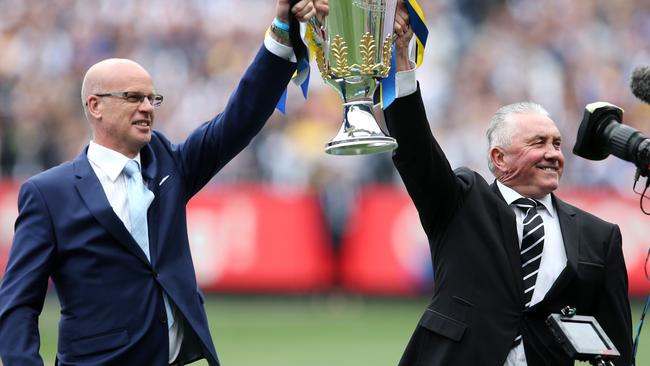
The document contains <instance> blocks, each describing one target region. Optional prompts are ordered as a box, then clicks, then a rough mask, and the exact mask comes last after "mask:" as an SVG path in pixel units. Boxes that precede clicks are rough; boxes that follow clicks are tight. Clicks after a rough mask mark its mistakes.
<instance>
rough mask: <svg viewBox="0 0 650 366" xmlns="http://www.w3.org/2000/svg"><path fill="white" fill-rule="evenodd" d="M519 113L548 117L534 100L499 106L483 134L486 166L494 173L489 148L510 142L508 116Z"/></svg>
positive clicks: (510, 129) (505, 145)
mask: <svg viewBox="0 0 650 366" xmlns="http://www.w3.org/2000/svg"><path fill="white" fill-rule="evenodd" d="M520 113H537V114H541V115H543V116H546V117H550V115H549V113H548V111H547V110H546V109H544V107H542V106H541V105H539V104H537V103H534V102H519V103H513V104H508V105H506V106H503V107H501V108H499V109H498V110H497V111H496V113H494V115H493V116H492V118H491V119H490V124H489V125H488V128H487V131H486V132H485V135H486V136H487V140H488V168H489V169H490V171H491V172H492V174H494V173H495V172H494V164H492V159H491V158H490V150H492V148H494V147H508V146H509V145H510V144H511V143H512V128H511V127H512V125H511V123H510V122H511V120H510V116H512V115H513V114H520Z"/></svg>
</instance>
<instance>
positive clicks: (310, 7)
mask: <svg viewBox="0 0 650 366" xmlns="http://www.w3.org/2000/svg"><path fill="white" fill-rule="evenodd" d="M316 1H319V0H316ZM321 1H322V0H321ZM325 1H327V0H325ZM275 9H276V13H275V14H276V15H275V16H276V17H277V18H278V19H279V20H280V21H282V22H284V23H287V24H289V0H278V2H277V5H276V8H275ZM291 13H293V15H295V16H296V18H298V20H299V21H301V22H306V21H308V20H309V19H310V18H311V17H313V16H315V15H316V8H315V7H314V4H313V1H312V0H300V1H298V2H297V3H296V4H295V5H294V6H293V8H291Z"/></svg>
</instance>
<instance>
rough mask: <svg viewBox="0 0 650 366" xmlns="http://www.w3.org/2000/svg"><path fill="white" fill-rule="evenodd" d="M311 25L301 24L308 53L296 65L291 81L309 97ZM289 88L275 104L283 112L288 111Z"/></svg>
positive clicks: (303, 94)
mask: <svg viewBox="0 0 650 366" xmlns="http://www.w3.org/2000/svg"><path fill="white" fill-rule="evenodd" d="M312 32H313V31H312V29H311V27H305V26H304V25H302V24H301V35H302V39H303V42H304V43H305V46H306V47H305V48H306V53H305V57H304V58H302V59H300V60H298V65H297V66H296V71H295V72H294V73H293V76H292V77H291V81H293V83H294V84H296V85H299V86H300V89H301V90H302V96H303V97H304V98H305V99H307V92H308V91H309V77H310V74H311V67H310V62H311V59H312V56H311V55H313V52H312V49H311V47H312V46H311V45H312V42H309V41H310V40H311V37H313V33H312ZM287 90H288V87H287V88H285V89H284V93H282V96H281V97H280V100H279V101H278V104H277V105H276V106H275V108H277V110H279V111H280V112H282V113H285V112H286V105H287Z"/></svg>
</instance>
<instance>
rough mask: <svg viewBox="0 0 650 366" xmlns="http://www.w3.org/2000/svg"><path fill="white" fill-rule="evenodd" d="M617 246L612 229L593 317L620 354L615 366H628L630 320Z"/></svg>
mask: <svg viewBox="0 0 650 366" xmlns="http://www.w3.org/2000/svg"><path fill="white" fill-rule="evenodd" d="M621 244H622V240H621V231H620V229H619V227H618V226H617V225H614V226H613V228H612V232H611V236H610V239H609V249H608V252H607V258H606V259H605V283H604V286H603V289H602V290H603V291H602V293H601V294H600V296H599V297H598V303H597V304H596V308H595V314H594V316H595V317H596V319H598V323H600V325H601V326H602V328H603V330H604V331H605V333H606V334H607V335H608V336H609V338H610V339H611V340H612V342H614V345H615V346H616V348H617V350H618V352H619V353H620V354H621V359H620V360H618V361H617V362H615V364H616V365H629V364H630V361H631V355H632V317H631V314H630V300H629V295H628V279H627V269H626V268H625V260H624V257H623V251H622V245H621Z"/></svg>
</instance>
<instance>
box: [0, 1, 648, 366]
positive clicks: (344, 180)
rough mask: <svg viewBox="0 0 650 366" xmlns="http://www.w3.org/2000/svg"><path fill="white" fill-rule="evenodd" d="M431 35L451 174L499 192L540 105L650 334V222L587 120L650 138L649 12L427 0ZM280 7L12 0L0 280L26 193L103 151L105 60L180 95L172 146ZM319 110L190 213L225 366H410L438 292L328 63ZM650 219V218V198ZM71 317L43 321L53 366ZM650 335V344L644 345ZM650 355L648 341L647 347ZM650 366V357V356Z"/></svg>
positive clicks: (425, 76) (386, 168)
mask: <svg viewBox="0 0 650 366" xmlns="http://www.w3.org/2000/svg"><path fill="white" fill-rule="evenodd" d="M420 5H421V6H422V8H423V10H424V13H425V15H426V17H427V22H428V26H429V31H430V34H429V41H428V45H427V49H426V54H425V62H424V64H423V66H422V67H421V68H420V69H419V70H418V79H419V80H420V83H421V87H422V93H423V97H424V99H425V104H426V106H427V113H428V115H429V119H430V121H431V125H432V129H433V131H434V132H435V134H436V136H437V137H438V139H439V140H440V142H441V145H442V146H443V148H444V149H445V151H446V152H447V154H448V157H449V160H450V161H451V163H452V165H454V166H460V165H468V166H471V167H473V168H475V169H476V170H478V171H479V172H481V173H482V174H483V175H484V176H485V177H486V178H489V177H491V175H490V174H489V172H488V171H487V168H486V163H485V152H486V148H487V147H486V144H485V138H484V136H483V132H484V129H485V126H486V123H487V121H488V119H489V117H490V116H491V114H492V113H493V112H494V111H495V110H496V109H497V108H498V107H499V106H501V105H503V104H507V103H511V102H515V101H520V100H524V99H530V100H534V101H537V102H539V103H541V104H543V105H544V106H545V107H546V108H547V109H548V110H549V111H550V112H551V114H552V116H553V117H554V120H555V121H556V123H557V124H558V127H559V128H560V130H561V132H562V134H563V138H564V142H563V145H564V148H563V149H564V153H565V156H566V160H567V161H566V169H565V175H564V177H563V182H562V185H563V189H562V191H561V192H560V195H561V196H562V197H563V198H564V199H565V200H567V201H569V202H572V203H574V204H576V205H578V206H580V207H583V208H585V209H587V210H588V211H591V212H594V213H596V214H597V215H599V216H601V217H603V218H605V219H608V220H610V221H613V222H616V223H618V224H619V225H620V226H621V229H622V231H623V237H624V251H625V258H626V263H627V266H628V270H629V273H630V286H631V291H630V294H631V297H632V298H633V299H634V300H633V304H634V311H635V314H634V318H633V322H634V325H635V327H636V325H637V324H638V321H639V312H640V306H641V305H642V304H641V302H640V301H642V298H643V297H644V296H647V294H648V292H649V291H650V285H649V282H648V281H647V280H646V279H645V276H644V259H645V255H644V254H645V253H646V252H647V250H648V240H647V237H648V234H647V232H648V228H649V227H650V226H649V225H648V220H649V218H648V217H647V216H644V215H643V214H642V213H641V212H640V210H639V199H638V196H637V195H635V194H634V193H632V181H633V175H634V167H633V164H632V163H629V162H625V161H622V160H620V159H617V158H613V157H610V158H608V159H606V160H604V161H601V162H591V161H587V160H584V159H581V158H578V157H575V156H573V155H572V154H571V148H572V146H573V144H574V141H575V135H576V131H577V127H578V125H579V123H580V120H581V117H582V110H583V108H584V105H585V104H587V103H590V102H593V101H597V100H605V101H609V102H612V103H614V104H617V105H619V106H621V107H622V108H624V109H625V115H624V120H625V122H626V123H628V124H630V125H632V126H633V127H635V128H637V129H639V130H641V131H643V132H644V133H645V134H646V135H648V134H650V126H649V125H648V123H649V122H650V106H648V105H646V104H643V103H642V102H640V101H638V100H636V99H635V98H634V97H633V96H632V94H631V92H630V91H629V75H630V72H631V70H632V69H633V68H634V67H636V66H643V65H646V66H650V3H648V2H647V1H645V0H627V1H626V0H620V1H611V0H610V1H607V0H593V1H580V2H576V1H571V0H545V1H532V0H460V1H451V0H429V1H424V0H421V1H420ZM274 6H275V2H274V1H272V0H246V1H226V0H191V1H187V0H186V1H183V0H155V1H147V2H145V1H140V0H136V1H134V0H129V1H127V0H111V1H95V0H92V1H84V0H59V1H56V2H51V1H45V0H23V1H14V0H0V14H1V15H0V174H1V175H2V181H1V183H0V268H4V266H5V263H6V257H7V254H8V250H9V247H10V245H11V238H12V235H13V222H14V220H15V217H16V214H17V212H16V192H17V188H18V186H19V184H20V182H22V181H23V180H24V179H25V178H27V177H29V176H31V175H33V174H36V173H37V172H39V171H41V170H43V169H46V168H49V167H51V166H54V165H56V164H59V163H60V162H62V161H64V160H68V159H71V158H73V157H75V156H76V155H77V154H78V153H79V151H80V149H81V148H82V147H83V146H84V145H85V144H86V143H87V141H88V139H89V129H88V127H87V125H86V122H85V121H84V118H83V113H82V111H81V106H80V100H79V88H80V83H81V78H82V77H83V73H84V72H85V70H86V69H87V68H88V66H90V65H91V64H93V63H94V62H96V61H98V60H100V59H103V58H107V57H127V58H132V59H134V60H136V61H138V62H139V63H141V64H142V65H143V66H145V68H147V69H148V70H149V71H150V72H151V74H152V76H153V78H154V81H155V84H156V88H157V91H158V92H160V93H161V94H163V95H164V96H165V102H164V103H163V106H162V107H161V108H160V109H158V110H157V115H156V128H157V129H159V130H161V131H163V132H164V133H166V134H167V135H168V136H169V137H170V138H171V139H172V140H173V141H180V140H181V139H183V138H184V137H185V136H186V135H187V133H188V132H189V131H190V130H192V129H193V128H195V127H196V126H198V125H199V124H200V123H201V122H202V121H205V120H207V119H208V118H210V117H211V116H212V114H213V113H215V112H217V111H219V110H221V109H222V108H223V106H224V104H225V103H226V100H227V98H228V96H229V94H230V92H231V91H232V89H233V88H234V86H235V85H236V83H237V81H238V80H239V77H240V76H241V74H242V73H243V70H244V68H245V67H246V65H247V64H248V62H249V61H250V60H251V58H252V56H253V54H254V53H255V52H256V50H257V48H258V47H259V46H260V44H261V41H262V39H263V35H264V31H265V29H266V28H267V26H268V24H269V22H270V20H271V19H272V18H273V14H274ZM312 71H313V72H312V81H311V87H310V94H309V99H308V100H307V101H305V100H303V99H302V97H301V96H300V93H299V90H298V88H297V87H295V86H291V87H290V88H289V102H288V106H287V114H286V115H282V114H280V113H277V112H276V113H275V114H274V115H273V117H272V118H271V120H270V121H269V122H268V123H267V125H266V127H265V128H264V129H263V131H262V132H261V133H260V135H259V136H258V137H257V138H256V139H255V140H254V141H253V143H252V145H251V146H249V148H247V149H246V150H245V151H244V152H242V153H241V154H240V155H239V156H238V157H237V158H236V159H235V160H234V161H232V162H231V163H230V164H229V165H228V166H227V167H226V168H224V170H223V171H222V172H220V173H219V174H218V176H217V177H216V178H215V179H214V181H213V182H212V183H211V184H210V185H209V186H208V187H207V188H206V189H205V190H204V191H202V192H201V193H200V195H199V196H197V197H196V198H195V199H193V200H192V202H191V203H190V207H189V212H188V217H189V220H190V222H189V229H190V241H191V243H192V251H193V256H194V260H195V264H196V270H197V276H198V278H199V281H200V283H201V286H202V289H203V290H204V292H206V293H207V294H208V301H207V303H206V307H207V311H208V314H209V316H210V325H211V327H212V329H213V336H214V339H215V343H216V346H217V350H218V352H220V355H221V358H222V361H223V362H224V363H225V364H226V365H231V364H234V365H257V364H262V363H263V364H267V365H276V364H277V365H303V364H310V365H321V364H322V365H326V364H327V365H329V364H336V365H360V364H361V365H364V364H372V365H393V364H396V362H397V360H398V359H399V356H400V354H401V352H402V350H403V348H404V346H405V344H406V341H407V340H408V337H409V335H410V332H411V330H412V328H413V327H414V326H415V323H416V322H417V319H418V317H419V315H420V313H421V310H422V308H423V307H424V305H425V304H426V296H427V295H428V294H429V293H430V288H431V283H432V280H433V274H432V273H431V269H430V265H429V257H428V255H429V254H428V250H427V246H426V239H425V237H424V234H423V233H422V231H421V228H420V226H419V221H418V218H417V215H416V213H415V211H414V209H413V208H412V205H411V204H410V202H409V200H408V197H407V196H406V195H405V193H404V190H403V186H402V184H401V182H400V180H399V177H398V176H397V175H396V173H395V170H394V169H393V167H392V164H391V161H390V155H389V154H380V155H374V156H365V157H332V156H328V155H326V154H324V153H323V150H322V147H323V145H324V144H325V142H327V141H328V140H329V139H330V138H332V137H333V136H334V134H335V132H336V130H337V129H338V127H339V126H340V118H341V117H340V113H341V107H340V102H339V100H338V96H337V95H336V94H335V93H334V92H333V91H332V90H330V89H329V88H328V87H326V86H325V85H324V83H323V82H322V80H320V77H319V76H318V75H319V74H318V72H317V70H316V67H315V63H313V65H312ZM646 206H648V207H650V205H649V204H648V201H647V200H646ZM57 312H58V309H57V305H56V298H55V296H54V294H52V296H50V297H48V299H47V301H46V306H45V309H44V313H43V315H42V316H41V325H42V328H43V331H42V339H43V345H42V351H43V352H42V353H43V355H44V357H45V358H46V360H47V362H52V360H53V354H54V352H55V351H54V350H55V347H56V343H55V342H56V341H55V336H56V322H57V321H58V314H57ZM646 333H647V331H646ZM645 338H648V337H647V336H646V337H645ZM644 344H645V343H642V346H641V348H642V349H641V351H640V352H641V353H643V354H642V355H641V356H642V358H641V360H640V361H639V363H638V364H639V365H648V364H650V351H647V349H648V347H647V345H646V347H645V350H644V349H643V348H644V347H643V345H644ZM644 352H645V353H644Z"/></svg>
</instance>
